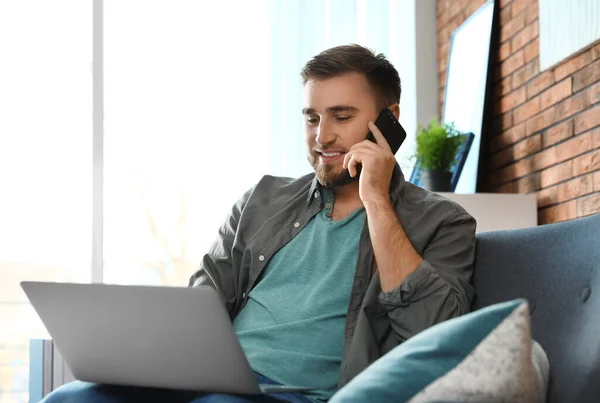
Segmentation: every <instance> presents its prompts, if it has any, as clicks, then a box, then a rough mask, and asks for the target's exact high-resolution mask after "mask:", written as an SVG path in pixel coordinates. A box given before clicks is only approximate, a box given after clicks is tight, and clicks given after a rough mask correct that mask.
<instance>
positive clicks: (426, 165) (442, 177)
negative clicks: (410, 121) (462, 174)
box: [415, 118, 465, 192]
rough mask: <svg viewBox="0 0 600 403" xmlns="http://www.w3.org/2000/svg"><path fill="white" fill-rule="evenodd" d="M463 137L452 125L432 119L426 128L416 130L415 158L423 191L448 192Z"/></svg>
mask: <svg viewBox="0 0 600 403" xmlns="http://www.w3.org/2000/svg"><path fill="white" fill-rule="evenodd" d="M464 140H465V136H464V135H463V134H462V133H460V132H459V131H458V130H457V129H456V127H455V126H454V124H453V123H443V124H441V125H440V124H439V123H438V121H437V119H436V118H433V119H432V120H431V122H430V123H429V126H427V128H425V127H423V126H421V125H419V126H418V128H417V149H416V153H415V158H416V159H417V161H418V163H419V165H420V170H421V172H420V175H421V179H422V181H423V187H424V188H425V189H428V190H431V191H436V192H448V191H450V180H451V179H452V172H450V168H451V167H452V165H453V164H454V162H455V160H456V157H457V153H458V149H459V147H460V145H461V144H462V143H463V142H464Z"/></svg>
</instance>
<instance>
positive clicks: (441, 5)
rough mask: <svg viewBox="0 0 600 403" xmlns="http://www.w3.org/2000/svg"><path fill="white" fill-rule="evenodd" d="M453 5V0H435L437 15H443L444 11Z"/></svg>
mask: <svg viewBox="0 0 600 403" xmlns="http://www.w3.org/2000/svg"><path fill="white" fill-rule="evenodd" d="M451 5H452V0H438V1H436V2H435V15H437V16H438V17H441V15H442V14H443V13H445V12H446V11H447V10H448V9H449V8H450V6H451Z"/></svg>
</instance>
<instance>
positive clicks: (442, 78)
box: [439, 70, 448, 90]
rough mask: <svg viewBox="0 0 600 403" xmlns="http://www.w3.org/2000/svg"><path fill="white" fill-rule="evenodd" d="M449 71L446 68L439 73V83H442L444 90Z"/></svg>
mask: <svg viewBox="0 0 600 403" xmlns="http://www.w3.org/2000/svg"><path fill="white" fill-rule="evenodd" d="M447 73H448V72H447V71H446V70H444V71H442V72H441V73H440V74H439V83H440V86H441V89H442V90H443V89H444V88H445V87H446V74H447Z"/></svg>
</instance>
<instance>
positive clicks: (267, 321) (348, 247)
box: [234, 189, 365, 402]
mask: <svg viewBox="0 0 600 403" xmlns="http://www.w3.org/2000/svg"><path fill="white" fill-rule="evenodd" d="M323 196H324V197H323V200H324V206H323V209H322V211H321V212H320V213H319V214H317V215H316V216H315V217H313V219H312V220H311V221H310V222H309V223H308V224H307V225H306V227H305V228H304V229H303V230H302V231H301V232H300V233H299V234H298V235H296V237H295V238H294V239H292V240H291V241H290V242H289V243H288V244H287V245H285V246H284V247H283V248H282V249H281V250H279V251H278V252H277V253H276V254H275V255H274V256H273V258H272V259H271V261H270V262H269V264H268V266H267V267H266V269H265V272H264V275H263V278H262V280H261V281H260V282H259V283H258V284H257V285H256V287H255V288H254V289H253V290H252V291H251V292H250V293H249V295H248V302H247V304H246V306H245V307H244V309H242V311H241V312H240V313H239V315H238V316H237V317H236V318H235V320H234V328H235V330H236V332H237V334H238V337H239V339H240V342H241V344H242V347H243V349H244V352H245V353H246V356H247V357H248V361H249V362H250V365H251V366H252V369H253V370H254V371H256V372H258V373H260V374H261V375H264V376H266V377H268V378H270V379H273V380H274V381H276V382H279V383H281V384H283V385H294V386H308V387H315V388H317V390H316V391H314V392H310V393H307V394H306V395H307V397H309V398H310V399H312V400H314V401H318V402H321V401H326V400H328V399H329V398H330V397H331V396H332V395H333V394H334V393H335V391H336V390H337V381H338V375H339V370H340V364H341V360H342V354H343V351H344V327H345V324H346V313H347V311H348V305H349V303H350V293H351V290H352V282H353V279H354V273H355V269H356V259H357V255H358V243H359V238H360V233H361V231H362V228H363V225H364V224H365V214H364V209H359V210H356V211H355V212H353V213H352V214H351V215H349V216H348V217H346V218H345V219H344V220H341V221H333V220H332V219H331V218H330V215H331V211H332V210H333V202H334V198H333V192H331V191H330V190H328V189H325V190H324V192H323Z"/></svg>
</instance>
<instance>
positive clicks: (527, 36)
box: [510, 20, 539, 52]
mask: <svg viewBox="0 0 600 403" xmlns="http://www.w3.org/2000/svg"><path fill="white" fill-rule="evenodd" d="M538 36H539V26H538V22H537V20H536V21H534V22H533V23H531V24H529V25H526V26H525V28H523V29H522V30H521V31H519V32H518V33H517V34H515V36H513V37H512V39H511V40H510V43H511V48H512V50H513V52H516V51H517V50H519V49H521V48H522V47H524V46H525V45H527V44H528V43H529V42H531V41H533V40H534V39H535V38H537V37H538Z"/></svg>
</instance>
